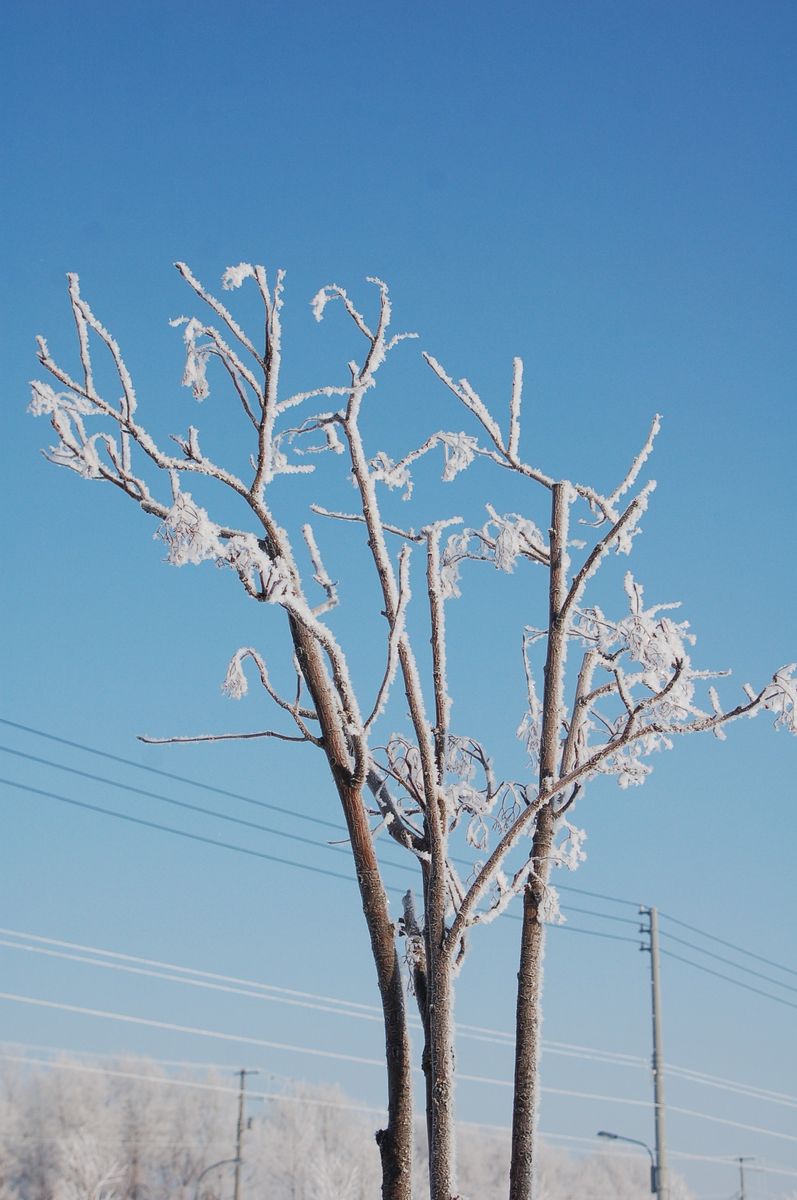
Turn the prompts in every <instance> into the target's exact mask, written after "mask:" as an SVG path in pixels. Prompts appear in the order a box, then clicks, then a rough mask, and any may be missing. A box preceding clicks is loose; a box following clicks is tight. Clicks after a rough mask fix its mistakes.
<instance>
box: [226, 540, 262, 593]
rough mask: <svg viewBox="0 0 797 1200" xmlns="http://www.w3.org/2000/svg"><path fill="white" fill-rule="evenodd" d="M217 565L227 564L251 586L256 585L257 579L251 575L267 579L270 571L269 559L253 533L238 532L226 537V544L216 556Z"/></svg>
mask: <svg viewBox="0 0 797 1200" xmlns="http://www.w3.org/2000/svg"><path fill="white" fill-rule="evenodd" d="M217 565H218V566H220V567H221V566H229V567H232V568H233V570H234V571H237V572H238V573H239V575H243V576H245V577H246V579H248V580H249V582H250V583H251V584H252V585H253V586H257V584H258V583H259V579H253V578H252V576H253V575H255V574H256V575H257V576H261V575H262V577H263V578H264V579H268V577H269V575H270V574H271V571H272V562H271V559H270V558H269V557H268V555H267V554H266V552H265V550H263V549H262V548H261V546H260V544H259V542H258V540H257V538H256V537H255V535H254V534H253V533H240V534H236V535H235V536H234V537H231V538H229V539H228V541H227V543H226V545H224V546H223V547H222V553H221V555H220V556H219V558H218V562H217Z"/></svg>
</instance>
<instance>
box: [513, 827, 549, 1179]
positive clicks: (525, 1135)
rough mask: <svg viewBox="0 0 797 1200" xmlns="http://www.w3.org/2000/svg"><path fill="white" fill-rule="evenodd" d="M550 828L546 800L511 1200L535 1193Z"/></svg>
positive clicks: (521, 1025)
mask: <svg viewBox="0 0 797 1200" xmlns="http://www.w3.org/2000/svg"><path fill="white" fill-rule="evenodd" d="M554 831H555V817H554V814H553V810H552V808H551V806H550V805H546V807H545V808H544V809H542V810H541V811H540V815H539V817H538V819H537V829H536V832H535V835H534V843H533V847H532V855H533V857H534V860H535V862H536V863H537V864H538V867H537V871H538V873H537V874H536V875H535V876H534V877H533V878H532V879H531V880H530V882H529V885H528V887H527V888H526V890H525V892H524V894H523V931H522V934H521V942H520V968H519V970H518V991H517V1013H516V1023H515V1090H514V1102H513V1109H512V1165H511V1169H510V1176H509V1198H510V1200H530V1198H531V1196H532V1195H533V1185H534V1171H535V1167H536V1148H537V1147H536V1133H537V1115H538V1104H539V1086H538V1081H539V1069H540V1045H541V1034H542V1004H541V1001H542V962H543V952H544V949H545V925H544V923H543V922H542V921H541V920H540V919H539V910H540V906H541V904H542V901H543V899H544V897H545V890H546V887H547V883H548V875H549V856H550V851H551V844H552V842H553V835H554Z"/></svg>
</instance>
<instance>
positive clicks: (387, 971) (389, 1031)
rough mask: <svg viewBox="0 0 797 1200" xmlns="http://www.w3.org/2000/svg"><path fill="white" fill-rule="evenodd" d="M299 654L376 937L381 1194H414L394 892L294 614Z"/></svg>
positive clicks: (319, 673)
mask: <svg viewBox="0 0 797 1200" xmlns="http://www.w3.org/2000/svg"><path fill="white" fill-rule="evenodd" d="M291 631H292V634H293V639H294V645H295V647H296V652H297V658H298V660H299V663H300V666H301V668H302V672H303V674H304V677H305V680H306V682H307V687H308V690H309V692H310V694H311V696H312V697H313V702H314V704H315V707H316V711H317V714H318V720H319V724H320V726H321V733H322V736H323V740H324V751H325V753H326V756H327V761H328V763H329V766H330V770H331V772H332V775H333V778H334V780H335V786H336V788H337V791H338V795H339V797H340V802H341V806H342V808H343V813H344V816H345V818H346V826H347V828H348V832H349V839H350V841H351V849H352V857H353V859H354V864H355V869H356V872H357V883H358V885H359V888H360V898H361V900H362V907H363V914H364V916H365V923H366V925H367V927H368V934H369V937H370V939H371V953H372V954H373V959H374V965H375V966H376V976H377V982H378V985H379V994H380V997H381V1001H382V1016H383V1021H384V1030H385V1063H386V1067H387V1099H388V1120H387V1127H386V1128H385V1129H380V1130H379V1131H378V1132H377V1135H376V1140H377V1144H378V1146H379V1153H380V1155H381V1159H382V1200H411V1198H412V1150H413V1127H412V1059H411V1054H410V1042H409V1033H408V1029H407V1010H406V1002H405V997H404V986H403V982H402V977H401V965H400V962H399V956H398V952H397V949H396V935H395V929H394V926H393V921H392V919H391V916H390V909H389V906H388V899H387V893H386V892H385V888H384V885H383V883H382V877H381V874H380V871H379V864H378V862H377V858H376V853H375V851H374V844H373V839H372V837H371V830H370V828H369V825H368V820H367V816H366V808H365V803H364V799H363V795H362V790H361V789H360V788H358V787H355V786H353V784H352V779H351V771H350V767H349V755H348V747H347V745H346V740H345V735H344V732H343V730H342V729H341V727H340V719H339V716H338V712H337V709H336V707H335V705H334V703H333V701H332V694H331V685H330V682H329V678H328V676H327V673H326V670H325V667H324V660H323V656H322V653H321V651H320V649H319V647H318V645H317V643H316V642H315V641H314V640H313V638H312V637H311V636H310V635H309V634H308V633H307V631H306V630H305V629H304V628H303V627H302V626H301V625H300V624H299V623H298V622H297V621H295V620H293V619H291Z"/></svg>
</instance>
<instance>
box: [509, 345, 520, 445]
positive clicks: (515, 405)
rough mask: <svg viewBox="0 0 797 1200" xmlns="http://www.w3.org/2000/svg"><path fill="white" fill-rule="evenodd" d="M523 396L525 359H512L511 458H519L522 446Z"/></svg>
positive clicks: (510, 404) (510, 403)
mask: <svg viewBox="0 0 797 1200" xmlns="http://www.w3.org/2000/svg"><path fill="white" fill-rule="evenodd" d="M522 396H523V359H522V358H513V359H512V398H511V400H510V401H509V447H508V454H509V457H510V458H517V454H518V447H519V444H520V402H521V399H522Z"/></svg>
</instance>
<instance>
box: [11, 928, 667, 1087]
mask: <svg viewBox="0 0 797 1200" xmlns="http://www.w3.org/2000/svg"><path fill="white" fill-rule="evenodd" d="M0 934H6V935H10V936H11V937H14V938H28V939H31V940H32V941H34V942H40V943H44V944H43V945H39V946H37V945H30V944H25V943H24V942H20V941H9V940H7V938H4V937H0V946H4V947H6V948H8V949H14V950H22V951H25V952H27V953H34V954H43V955H47V956H48V957H54V958H61V959H66V960H67V961H71V962H80V963H84V964H86V965H88V966H94V967H103V968H106V969H110V970H118V971H125V972H129V973H130V974H135V975H145V976H148V977H152V978H155V979H161V980H164V981H166V982H171V983H182V984H187V985H189V986H193V987H200V988H208V989H211V990H215V991H222V992H226V993H229V994H233V995H241V996H246V997H249V998H252V999H259V1000H269V1001H273V1002H277V1003H282V1004H288V1005H293V1006H296V1007H299V1008H307V1009H313V1010H315V1011H320V1012H326V1013H329V1014H331V1015H333V1016H345V1017H353V1018H355V1019H358V1020H366V1021H371V1022H374V1023H376V1024H381V1023H382V1019H383V1018H382V1011H381V1009H380V1008H379V1007H378V1006H376V1005H371V1004H363V1003H360V1002H357V1001H350V1000H340V999H338V998H336V997H332V996H326V995H322V994H318V993H313V992H302V991H298V990H296V989H292V988H285V987H280V986H278V985H276V984H266V983H259V982H255V981H253V980H246V979H240V978H238V977H236V976H231V975H221V974H218V973H215V972H211V971H202V970H200V969H199V968H196V967H183V966H179V965H177V964H176V963H165V962H161V961H159V960H157V959H147V958H141V957H139V956H137V955H130V954H123V953H121V952H120V951H113V950H104V949H101V948H99V947H92V946H83V945H81V944H80V943H75V942H66V941H63V940H61V939H58V938H48V937H43V936H41V935H39V934H28V933H23V932H21V931H19V930H13V929H3V928H0ZM53 947H60V949H55V948H53ZM73 950H74V951H86V953H85V954H75V953H71V952H70V951H73ZM97 955H105V956H106V959H107V958H111V959H118V960H122V961H106V960H104V959H103V958H99V957H97ZM132 964H137V965H132ZM160 968H163V969H160ZM170 971H173V972H179V973H178V974H169V973H168V972H170ZM192 975H193V976H198V977H199V978H190V976H192ZM410 1024H411V1025H412V1026H413V1027H419V1025H420V1021H419V1019H418V1018H415V1017H410ZM457 1033H458V1034H459V1035H461V1036H462V1037H465V1038H469V1039H472V1040H475V1041H484V1042H489V1043H492V1044H494V1045H506V1046H510V1047H511V1046H514V1042H515V1039H514V1035H513V1034H511V1033H509V1032H507V1031H505V1030H500V1029H491V1028H488V1027H484V1026H480V1025H468V1024H464V1023H458V1024H457ZM543 1046H544V1048H545V1050H546V1051H547V1052H548V1053H553V1054H561V1055H563V1056H565V1057H572V1058H584V1059H591V1060H593V1061H598V1062H603V1063H606V1064H612V1065H617V1064H618V1063H619V1065H622V1066H635V1067H645V1068H646V1067H647V1062H646V1060H645V1059H643V1058H638V1057H634V1056H631V1055H628V1054H618V1053H616V1052H614V1051H610V1050H600V1049H597V1048H596V1047H592V1046H577V1045H575V1044H572V1043H566V1042H561V1043H558V1042H544V1043H543Z"/></svg>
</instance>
